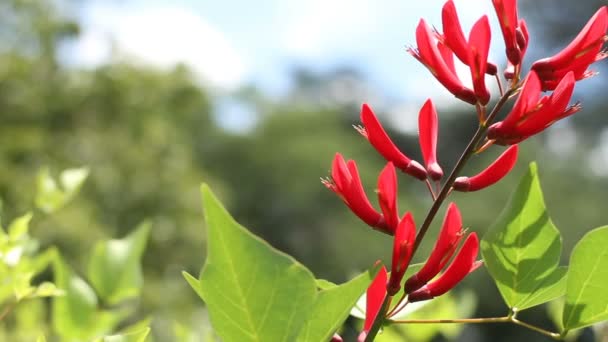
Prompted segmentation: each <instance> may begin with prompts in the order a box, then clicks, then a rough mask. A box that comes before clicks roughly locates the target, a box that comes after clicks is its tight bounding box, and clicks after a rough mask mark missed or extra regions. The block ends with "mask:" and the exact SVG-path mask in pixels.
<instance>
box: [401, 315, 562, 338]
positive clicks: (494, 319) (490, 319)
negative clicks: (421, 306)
mask: <svg viewBox="0 0 608 342" xmlns="http://www.w3.org/2000/svg"><path fill="white" fill-rule="evenodd" d="M390 322H391V323H396V324H446V323H447V324H462V323H467V324H483V323H513V324H517V325H520V326H522V327H525V328H528V329H530V330H533V331H536V332H538V333H540V334H543V335H545V336H548V337H551V338H553V339H555V340H561V339H562V336H561V335H560V334H558V333H554V332H551V331H548V330H545V329H543V328H539V327H537V326H535V325H532V324H529V323H526V322H522V321H520V320H518V319H517V318H515V317H513V316H511V317H509V316H505V317H487V318H460V319H401V320H391V321H390Z"/></svg>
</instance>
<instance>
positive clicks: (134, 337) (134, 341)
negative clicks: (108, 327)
mask: <svg viewBox="0 0 608 342" xmlns="http://www.w3.org/2000/svg"><path fill="white" fill-rule="evenodd" d="M149 333H150V328H147V327H146V328H144V329H141V330H138V331H133V332H128V333H123V334H117V335H110V336H105V337H103V338H100V339H97V340H96V342H144V341H145V340H146V337H148V334H149Z"/></svg>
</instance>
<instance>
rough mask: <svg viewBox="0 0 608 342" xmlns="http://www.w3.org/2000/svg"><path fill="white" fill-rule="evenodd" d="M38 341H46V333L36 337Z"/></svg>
mask: <svg viewBox="0 0 608 342" xmlns="http://www.w3.org/2000/svg"><path fill="white" fill-rule="evenodd" d="M36 342H46V337H44V335H42V334H41V335H39V336H38V338H37V339H36Z"/></svg>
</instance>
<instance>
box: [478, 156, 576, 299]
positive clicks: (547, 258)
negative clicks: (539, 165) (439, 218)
mask: <svg viewBox="0 0 608 342" xmlns="http://www.w3.org/2000/svg"><path fill="white" fill-rule="evenodd" d="M561 249H562V241H561V235H560V233H559V231H558V230H557V228H555V226H554V225H553V223H552V222H551V219H550V218H549V215H548V214H547V209H546V208H545V202H544V200H543V194H542V190H541V188H540V183H539V180H538V175H537V169H536V164H531V165H530V168H529V170H528V172H527V173H526V174H525V175H524V177H523V178H522V180H521V181H520V183H519V186H518V187H517V189H516V190H515V192H514V193H513V195H512V196H511V198H510V200H509V202H508V203H507V205H506V207H505V209H504V210H503V212H502V214H501V215H500V216H499V218H498V219H497V221H496V222H495V223H494V225H493V226H492V227H491V228H490V229H489V231H488V233H487V234H486V235H485V236H484V238H483V240H482V241H481V251H482V255H483V259H484V261H485V264H486V267H487V268H488V271H489V272H490V275H491V276H492V278H494V281H496V284H497V286H498V289H499V291H500V293H501V295H502V297H503V298H504V300H505V302H506V303H507V305H508V306H509V307H510V308H511V309H513V310H523V309H526V308H529V307H532V306H535V305H538V304H542V303H545V302H548V301H550V300H552V299H555V298H557V297H559V296H562V295H563V293H564V290H565V286H564V285H565V282H564V273H565V270H564V269H563V268H558V266H559V259H560V254H561Z"/></svg>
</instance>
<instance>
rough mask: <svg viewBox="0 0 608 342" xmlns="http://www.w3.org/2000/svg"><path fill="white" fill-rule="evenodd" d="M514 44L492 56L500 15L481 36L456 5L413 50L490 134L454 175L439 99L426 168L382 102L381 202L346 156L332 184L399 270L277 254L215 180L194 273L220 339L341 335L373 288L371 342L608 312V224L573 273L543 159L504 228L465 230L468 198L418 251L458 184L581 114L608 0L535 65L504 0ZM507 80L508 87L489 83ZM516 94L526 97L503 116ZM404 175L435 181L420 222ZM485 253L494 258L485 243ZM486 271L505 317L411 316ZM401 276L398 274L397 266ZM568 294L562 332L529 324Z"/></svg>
mask: <svg viewBox="0 0 608 342" xmlns="http://www.w3.org/2000/svg"><path fill="white" fill-rule="evenodd" d="M492 3H493V5H494V9H495V12H496V15H497V18H498V22H499V24H500V28H501V33H502V37H503V39H504V45H505V55H506V60H507V65H506V66H505V67H504V68H500V67H499V66H498V65H497V64H495V63H493V62H491V61H489V60H488V55H489V49H490V42H491V33H492V32H491V29H490V24H489V18H488V16H486V15H484V16H482V17H481V18H480V19H479V20H477V22H475V24H474V25H473V27H472V29H471V31H470V33H469V35H468V37H467V36H466V35H465V33H464V32H463V30H462V27H461V25H460V20H459V18H458V14H457V11H456V7H455V5H454V2H453V1H452V0H448V1H447V2H446V3H445V5H444V6H443V10H442V17H441V18H442V27H443V32H441V31H439V30H437V29H434V28H433V27H432V26H431V25H429V24H428V23H427V22H426V21H425V20H424V19H421V20H420V22H419V24H418V26H417V28H416V33H415V40H416V46H412V47H410V48H408V52H409V53H410V54H411V55H412V56H413V57H414V58H416V59H417V60H418V61H419V62H420V63H422V64H423V65H424V66H425V67H426V68H428V69H429V71H430V72H431V74H432V75H433V76H434V77H435V78H436V79H437V81H438V82H439V83H440V84H441V85H443V86H444V87H445V88H446V89H447V90H448V91H449V92H451V93H452V94H453V95H454V96H455V97H456V98H457V99H459V100H461V101H463V102H465V103H467V104H470V105H472V106H473V108H474V110H475V112H476V116H477V119H478V120H477V123H478V126H477V130H476V132H475V133H474V135H473V136H472V137H471V139H470V140H469V143H468V145H467V146H466V148H465V150H464V151H463V152H462V154H461V155H460V157H459V159H458V161H457V162H456V164H455V165H454V167H453V169H452V170H451V171H450V172H449V173H447V172H444V170H443V167H442V166H441V163H440V160H439V158H438V156H437V153H436V150H437V144H438V141H437V140H438V139H437V137H438V130H439V116H438V114H437V110H436V108H435V105H434V104H433V102H432V100H431V99H428V100H427V101H426V102H425V103H424V104H423V106H422V108H421V110H420V113H419V117H418V124H419V143H420V149H421V152H422V157H423V162H422V163H419V162H417V161H415V160H413V159H412V158H410V157H408V156H407V154H406V153H404V152H402V151H401V150H400V149H399V148H398V147H397V146H396V144H395V143H393V141H392V140H391V138H390V137H389V135H388V134H387V132H386V131H385V129H384V128H383V126H382V124H381V122H380V120H379V119H378V117H377V116H376V115H375V114H374V112H373V110H372V108H371V106H370V105H368V104H363V106H362V108H361V123H362V125H361V126H358V127H356V129H357V130H358V131H359V133H361V135H362V136H363V137H364V138H365V139H366V140H367V141H368V142H369V143H370V144H371V145H372V146H373V148H374V149H375V150H376V151H377V152H378V153H379V154H380V155H381V156H382V157H383V158H384V159H386V161H387V163H386V165H385V167H384V168H383V169H382V171H381V172H380V174H379V176H378V183H377V190H376V193H377V198H378V206H379V209H376V207H374V205H373V204H372V202H371V201H370V200H369V198H368V197H367V194H366V191H365V189H364V187H363V185H362V184H363V183H362V181H361V179H360V175H359V171H358V168H357V164H356V162H355V161H354V160H345V158H344V157H343V156H342V155H341V154H340V153H336V155H335V158H334V160H333V163H332V167H331V174H330V176H329V177H328V178H327V179H324V180H323V181H322V182H323V184H324V185H325V186H326V187H327V188H328V189H330V190H331V191H333V192H334V193H336V194H337V195H338V197H339V198H340V199H341V200H342V201H343V202H344V203H345V204H346V206H347V207H348V208H349V209H350V210H351V211H352V212H353V213H354V214H355V215H356V216H357V217H359V218H360V219H361V221H363V222H364V223H365V224H366V225H368V226H370V227H371V228H372V229H374V230H376V231H378V232H381V233H384V234H387V235H389V236H392V239H393V244H392V260H391V264H390V267H385V266H381V265H379V264H378V265H377V267H374V268H372V269H371V270H370V271H369V272H367V273H364V274H362V275H361V276H359V277H357V278H355V279H353V280H351V281H350V282H347V283H345V284H342V285H336V284H332V283H329V282H327V281H323V280H319V279H315V278H314V276H313V275H312V274H311V273H310V272H309V271H308V270H307V269H306V268H304V267H303V266H302V265H300V264H299V263H297V262H296V261H294V260H293V259H291V258H290V257H288V256H286V255H284V254H282V253H280V252H278V251H276V250H274V249H272V248H271V247H270V246H268V245H267V244H266V243H265V242H263V241H262V240H260V239H258V238H256V237H254V236H253V235H252V234H251V233H249V232H247V231H246V230H245V229H244V228H242V227H241V226H239V225H238V224H237V223H236V222H234V221H233V220H232V219H231V218H230V217H229V215H228V214H227V213H226V211H225V210H224V209H223V208H222V207H221V205H220V204H219V202H218V201H217V200H216V199H215V197H214V196H213V195H212V194H211V192H210V191H209V189H208V188H207V187H206V186H203V189H202V193H203V200H204V203H205V204H204V206H205V213H206V219H207V225H208V229H209V252H208V253H209V254H208V257H207V261H206V264H205V267H204V269H203V271H202V273H201V276H200V278H198V279H197V278H195V277H193V276H191V275H189V274H185V277H186V279H187V281H188V282H189V283H190V285H191V286H192V287H193V288H194V289H195V290H196V292H197V293H198V294H199V295H200V296H201V298H203V299H204V300H205V302H206V303H207V306H208V309H209V312H210V317H211V321H212V324H213V326H214V328H215V329H216V331H217V333H218V335H219V336H220V337H221V338H222V339H223V340H226V341H293V340H297V341H327V340H330V339H331V340H333V341H339V340H341V337H340V336H339V335H338V334H337V333H336V332H337V331H338V330H339V328H340V326H341V325H342V323H343V322H344V320H345V319H346V316H347V315H348V312H349V311H350V309H351V308H352V307H353V305H354V304H355V302H356V301H357V299H358V298H359V297H360V296H361V294H362V293H363V292H366V296H365V302H366V305H365V306H366V309H365V314H364V322H363V327H362V329H361V332H360V334H359V337H358V340H359V341H373V340H374V339H375V338H376V336H377V335H378V332H379V331H380V329H381V328H382V327H383V326H385V325H389V324H391V325H394V324H414V323H498V322H505V323H513V324H516V325H520V326H522V327H524V328H528V329H532V330H534V331H537V332H538V333H540V334H544V335H546V336H549V337H551V338H555V339H562V338H564V337H565V336H566V335H567V334H568V332H569V331H572V330H575V329H578V328H582V327H585V326H589V325H592V324H595V323H597V322H600V321H603V320H608V297H606V296H605V293H604V292H605V291H606V290H608V285H606V284H608V277H607V276H606V273H605V272H604V270H605V269H606V267H608V254H606V253H605V249H604V246H605V244H606V243H608V227H603V228H598V229H596V230H593V231H591V232H590V233H588V234H587V235H586V236H585V237H583V239H582V240H581V241H580V242H579V243H578V244H577V246H576V247H575V248H574V250H573V252H572V255H571V257H570V264H569V265H568V267H565V266H560V265H559V259H560V255H561V236H560V233H559V231H558V230H557V229H556V227H555V226H554V225H553V223H552V222H551V220H550V218H549V217H548V215H547V212H546V209H545V205H544V201H543V196H542V191H541V188H540V183H539V180H538V175H537V169H536V165H535V164H532V165H531V166H530V167H529V170H528V172H527V173H526V175H525V176H524V177H523V178H522V180H521V182H520V184H519V186H518V187H517V189H516V190H515V192H514V193H513V195H512V197H511V199H510V200H509V202H508V204H507V205H506V206H505V209H504V211H503V212H502V214H501V215H500V216H499V217H498V219H497V221H496V223H495V224H494V225H493V226H492V227H491V228H490V229H489V231H488V233H487V234H486V235H485V236H484V237H483V238H482V239H481V241H480V238H479V237H478V235H477V233H476V232H475V229H474V227H473V228H471V229H465V228H464V227H465V226H464V225H463V221H466V220H463V217H462V215H461V212H460V210H459V208H458V206H457V204H456V203H454V202H452V203H449V205H448V206H447V210H446V212H445V217H444V219H443V224H442V226H441V230H440V232H439V235H438V238H437V240H436V241H435V243H434V247H433V249H432V251H431V253H430V255H429V256H428V258H427V260H426V262H424V263H423V264H422V265H412V264H411V261H412V258H413V256H414V255H415V254H416V253H417V252H418V251H419V247H420V245H421V244H422V243H423V241H424V238H425V237H426V234H427V232H428V230H429V228H430V226H431V223H432V222H433V221H434V219H435V217H436V216H437V214H438V213H439V211H440V209H441V206H442V205H443V204H444V203H445V201H446V199H447V198H448V197H449V195H450V194H451V193H452V192H453V191H460V192H475V191H479V190H482V189H484V188H487V187H489V186H492V185H493V184H495V183H497V182H499V181H500V180H501V179H502V178H504V177H505V176H507V175H508V174H509V172H510V171H511V170H512V169H513V168H514V167H515V165H516V162H517V155H518V144H519V143H521V142H523V141H525V140H526V139H527V138H529V137H531V136H533V135H536V134H539V133H541V132H543V131H544V130H545V129H547V128H548V127H549V126H551V125H552V124H553V123H555V122H556V121H558V120H561V119H563V118H565V117H567V116H570V115H572V114H574V113H577V112H579V111H580V110H581V108H582V107H581V105H580V103H578V102H574V103H573V102H572V95H573V91H574V88H575V85H576V83H577V82H578V81H580V80H582V79H585V78H589V77H591V76H593V75H594V74H595V73H594V72H593V71H590V70H589V67H590V65H591V64H593V63H595V62H598V61H600V60H602V59H604V58H606V57H607V56H608V53H607V52H606V50H605V49H604V43H605V42H606V41H607V40H608V36H607V35H606V32H607V30H608V7H607V6H602V7H601V8H599V9H598V10H597V12H596V13H595V14H594V15H593V16H592V17H591V19H589V21H588V23H587V24H586V25H585V26H584V27H583V29H582V30H581V31H580V33H579V34H578V35H577V36H576V38H575V39H574V40H573V41H572V42H571V43H570V44H569V45H568V46H566V47H565V48H564V49H563V50H562V51H560V52H559V53H557V54H556V55H554V56H552V57H547V58H543V59H540V60H538V61H535V62H534V63H532V66H531V68H530V69H529V70H524V69H525V68H524V66H523V61H524V60H525V57H526V51H527V49H528V45H529V43H530V41H531V40H532V37H531V36H530V34H529V32H528V29H527V25H526V21H525V20H524V19H521V18H519V16H518V11H517V3H516V1H515V0H493V1H492ZM454 56H456V58H457V59H458V60H459V61H460V62H461V63H463V64H464V65H466V66H467V67H468V69H469V70H470V80H471V82H470V84H471V86H467V85H466V84H467V82H465V81H464V80H463V79H462V78H461V77H460V75H458V74H457V72H456V67H455V58H454ZM492 79H494V80H495V82H496V84H497V88H498V94H496V95H494V94H492V92H491V90H490V88H489V85H488V83H489V82H488V80H492ZM510 100H514V101H513V102H514V104H513V105H512V107H511V108H510V110H508V113H507V114H506V115H505V116H504V117H503V118H500V114H501V112H502V111H503V109H507V105H508V104H509V103H510ZM501 145H502V146H508V147H507V148H506V149H505V150H504V152H502V154H500V156H499V157H498V158H496V160H495V161H494V162H493V163H491V164H490V165H489V166H487V168H486V169H485V170H483V171H481V172H479V173H477V174H476V175H473V176H463V175H461V174H462V172H463V171H464V170H465V165H466V164H467V162H468V161H469V160H470V159H471V158H472V157H473V156H475V155H478V154H481V153H484V152H486V151H488V150H490V149H491V148H499V147H498V146H501ZM398 171H401V173H404V174H405V175H407V176H411V177H414V178H415V179H418V180H420V181H421V182H423V183H424V184H425V185H426V188H427V190H428V193H429V195H430V197H431V199H432V201H433V202H432V206H431V207H430V209H429V210H428V212H427V214H426V216H425V217H424V219H423V220H422V223H421V224H420V225H417V224H416V222H415V219H414V216H413V215H412V214H411V213H410V212H405V213H404V212H401V211H399V206H398V203H397V202H398V201H397V197H398V196H397V194H398V187H397V184H398V175H397V173H398ZM480 249H481V255H479V254H480V253H479V251H480ZM480 267H486V268H487V270H488V271H489V273H490V275H491V276H492V278H493V279H494V281H495V282H496V285H497V287H498V289H499V291H500V293H501V295H502V297H503V299H504V301H505V303H506V304H507V306H508V307H509V310H508V313H507V315H506V316H504V317H491V318H466V319H444V318H443V317H440V318H437V319H431V320H403V319H399V318H398V313H399V312H400V311H402V310H404V308H406V307H407V306H408V305H410V304H411V303H415V302H422V301H430V300H432V299H433V298H436V297H439V296H442V295H444V294H445V293H447V292H448V291H450V290H451V289H453V288H454V287H455V286H457V285H458V283H460V282H461V281H462V280H463V279H464V278H465V277H466V276H467V275H468V274H469V273H471V272H474V271H475V270H476V269H478V268H480ZM389 270H390V273H389ZM562 297H563V298H564V305H563V309H562V310H561V316H562V318H561V322H560V323H561V326H562V327H561V329H560V331H558V332H552V331H548V330H546V329H544V328H541V327H537V326H535V325H532V324H529V323H526V322H523V321H521V320H520V319H519V318H518V316H517V315H518V313H519V312H520V311H522V310H525V309H528V308H531V307H534V306H537V305H540V304H543V303H547V302H550V301H553V300H556V299H559V298H562Z"/></svg>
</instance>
